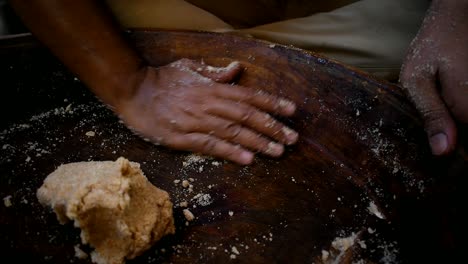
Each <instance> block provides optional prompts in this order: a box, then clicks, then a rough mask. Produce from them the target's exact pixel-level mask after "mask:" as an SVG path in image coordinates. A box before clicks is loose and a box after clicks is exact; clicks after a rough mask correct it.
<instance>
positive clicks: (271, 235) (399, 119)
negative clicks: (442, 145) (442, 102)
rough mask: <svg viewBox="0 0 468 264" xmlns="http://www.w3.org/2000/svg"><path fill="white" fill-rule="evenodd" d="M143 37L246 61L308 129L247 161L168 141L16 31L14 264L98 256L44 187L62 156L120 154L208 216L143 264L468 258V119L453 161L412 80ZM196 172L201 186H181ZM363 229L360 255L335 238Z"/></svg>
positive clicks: (9, 64) (254, 50)
mask: <svg viewBox="0 0 468 264" xmlns="http://www.w3.org/2000/svg"><path fill="white" fill-rule="evenodd" d="M129 39H130V40H131V41H132V42H133V43H134V44H135V47H136V48H137V49H138V50H139V51H140V52H141V54H143V56H144V57H145V59H146V60H147V61H148V62H150V63H151V64H154V65H163V64H166V63H169V62H172V61H174V60H177V59H179V58H183V57H188V58H192V59H203V60H204V61H205V62H206V63H210V64H213V65H227V64H228V63H229V62H231V61H233V60H238V61H240V62H241V63H242V65H243V66H244V67H245V71H244V73H243V74H242V75H241V77H240V79H239V80H238V82H239V83H240V84H241V85H246V86H252V87H258V88H261V89H264V90H266V91H269V92H272V93H275V94H280V95H283V96H286V97H288V98H290V99H292V100H293V101H295V102H296V103H297V104H298V106H299V108H298V111H297V114H296V115H295V116H293V117H292V118H290V119H282V121H284V122H285V123H287V124H288V125H290V126H291V127H293V128H294V129H296V130H297V131H299V132H300V135H301V137H300V140H299V142H298V144H296V145H295V146H292V147H289V148H288V149H287V151H286V154H285V155H284V156H283V157H281V158H279V159H269V158H266V157H262V156H259V157H258V158H256V161H255V163H254V164H253V165H251V166H246V167H242V166H238V165H235V164H232V163H229V162H225V161H222V160H215V159H211V158H209V157H200V156H194V155H190V154H189V153H185V152H177V151H172V150H168V149H166V148H164V147H158V146H154V145H152V144H151V143H148V142H145V141H143V140H142V139H140V138H138V137H137V136H135V135H133V134H132V133H130V132H129V130H128V129H127V128H125V127H124V126H123V125H122V124H121V123H119V122H118V119H117V118H116V117H115V116H114V115H113V113H111V112H110V111H109V110H108V109H106V108H105V107H103V106H102V105H101V104H100V103H99V102H98V101H97V100H96V99H95V97H94V96H93V95H92V94H91V93H90V92H89V91H88V90H87V88H86V87H85V86H84V85H83V84H82V83H81V82H80V81H79V80H78V79H76V78H74V76H73V75H72V74H71V73H70V72H69V71H68V70H67V69H66V68H65V67H64V66H63V65H62V64H61V63H60V62H59V61H58V60H56V59H55V58H54V57H53V56H52V55H51V54H50V53H49V52H48V51H47V50H46V49H45V48H44V47H42V46H41V45H40V44H38V43H37V42H36V41H35V40H34V38H33V37H31V36H23V37H15V38H9V39H2V40H0V84H1V93H2V95H1V97H0V98H1V99H0V100H1V102H0V108H1V111H0V116H1V127H0V153H1V154H0V198H3V201H4V203H3V204H1V203H0V252H1V255H0V256H1V257H2V260H1V262H2V263H10V262H12V260H13V259H16V261H20V260H22V261H25V263H69V262H73V263H89V262H90V261H89V259H88V260H78V259H76V258H75V257H74V254H75V252H74V246H75V245H79V244H80V239H79V230H78V229H76V228H74V227H73V226H72V225H71V224H70V225H64V226H62V225H60V224H59V223H58V221H57V220H56V218H55V215H54V214H53V213H52V212H51V211H49V210H48V209H46V208H44V207H42V206H41V205H39V204H38V202H37V199H36V196H35V192H36V190H37V188H38V187H40V185H41V184H42V181H43V180H44V178H45V177H46V176H47V175H48V174H49V173H50V172H52V171H53V170H54V169H55V168H56V167H57V166H59V165H60V164H63V163H68V162H75V161H87V160H115V159H117V158H118V157H119V156H124V157H126V158H128V159H130V160H132V161H135V162H139V163H140V164H141V165H142V169H143V171H144V173H145V174H146V176H147V177H148V178H149V179H150V181H151V182H152V183H154V184H155V185H157V186H158V187H160V188H162V189H165V190H167V191H168V192H169V193H170V195H171V197H172V200H173V202H174V203H175V204H177V203H179V202H181V201H184V200H187V201H189V206H190V210H191V211H192V212H193V213H194V215H195V216H196V219H195V220H194V221H193V222H191V223H189V224H188V225H186V223H185V218H184V217H183V215H182V208H180V207H177V206H176V207H175V208H174V217H175V220H176V226H177V232H176V235H174V236H169V237H166V238H164V239H163V240H162V241H160V242H159V243H158V244H156V245H155V246H154V247H153V248H151V249H150V250H148V251H147V253H145V254H144V255H142V256H140V257H138V258H136V259H135V260H132V261H128V262H129V263H153V262H156V263H221V262H228V261H232V262H241V263H332V261H334V260H338V262H340V263H353V262H354V263H356V262H357V263H384V262H387V263H400V262H402V263H416V262H417V263H424V262H426V263H428V262H438V263H441V262H442V261H443V262H445V263H450V262H452V263H453V262H454V261H461V260H462V253H463V252H462V250H463V247H464V245H465V242H464V240H465V236H466V234H467V233H466V222H467V221H466V217H465V216H462V213H464V211H466V206H465V205H464V203H463V202H462V197H463V196H462V194H463V193H464V189H465V188H466V186H467V184H466V182H467V180H466V178H467V176H468V157H467V154H466V149H467V144H468V143H467V136H466V135H467V134H466V129H463V128H461V129H462V131H461V136H460V144H459V147H458V149H457V150H456V152H455V153H454V154H453V155H451V156H448V157H445V158H434V157H432V155H431V154H430V150H429V147H428V144H427V141H426V137H425V134H424V130H423V128H422V125H421V121H420V119H419V118H418V115H417V113H416V111H415V110H414V108H413V107H412V105H411V104H410V103H409V102H408V101H407V100H406V98H405V96H404V95H403V94H402V91H401V90H400V88H399V87H397V86H395V85H392V84H389V83H386V82H383V81H379V80H375V79H373V78H371V77H369V76H367V75H365V74H363V73H361V72H359V71H357V70H353V69H351V68H348V67H345V66H343V65H341V64H339V63H336V62H333V61H329V60H327V59H326V58H322V57H319V56H316V55H314V54H311V53H307V52H304V51H301V50H298V49H294V48H291V47H286V46H282V45H274V44H272V43H267V42H261V41H255V40H250V39H245V38H241V37H237V36H230V35H218V34H211V33H196V32H151V31H136V32H133V33H131V34H129ZM88 131H93V132H95V136H93V137H90V136H87V135H86V132H88ZM189 178H192V180H193V182H191V184H192V185H193V192H191V193H189V192H188V191H187V190H186V189H184V188H182V187H181V186H180V184H178V185H176V184H174V180H184V179H187V180H188V179H189ZM199 194H200V195H202V196H199V197H204V198H206V199H201V198H196V197H197V195H199ZM207 195H209V196H207ZM194 197H195V198H194ZM10 202H11V205H10ZM371 205H375V207H376V208H377V209H378V211H375V210H369V207H371ZM379 213H381V214H382V215H380V214H379ZM382 217H383V218H384V219H382ZM353 234H354V235H355V239H354V242H355V243H354V245H352V246H351V247H350V248H349V249H348V250H345V251H343V252H341V251H340V250H337V249H334V247H333V246H332V244H333V243H332V242H333V241H338V240H336V239H337V238H346V237H352V236H353ZM233 247H235V249H237V251H238V252H235V251H236V250H233ZM81 248H82V249H83V250H85V251H87V250H89V248H86V246H81ZM323 251H326V252H328V253H329V254H330V256H329V258H328V260H326V261H324V260H323V259H322V257H323V256H324V254H325V253H323ZM237 253H239V254H237ZM234 256H235V258H234ZM4 260H8V261H6V262H4ZM358 261H362V262H358ZM23 263H24V262H23Z"/></svg>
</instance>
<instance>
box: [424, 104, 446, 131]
mask: <svg viewBox="0 0 468 264" xmlns="http://www.w3.org/2000/svg"><path fill="white" fill-rule="evenodd" d="M420 112H421V115H422V117H423V118H424V121H425V122H426V124H428V125H429V126H432V125H434V124H438V123H440V122H441V121H442V120H444V119H445V117H446V116H447V111H446V109H444V108H441V107H437V108H427V109H422V110H421V111H420Z"/></svg>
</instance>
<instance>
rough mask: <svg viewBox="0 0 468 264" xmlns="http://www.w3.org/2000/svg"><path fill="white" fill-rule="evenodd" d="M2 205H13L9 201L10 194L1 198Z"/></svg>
mask: <svg viewBox="0 0 468 264" xmlns="http://www.w3.org/2000/svg"><path fill="white" fill-rule="evenodd" d="M3 205H5V207H11V206H12V205H13V204H12V203H11V195H8V196H5V197H4V198H3Z"/></svg>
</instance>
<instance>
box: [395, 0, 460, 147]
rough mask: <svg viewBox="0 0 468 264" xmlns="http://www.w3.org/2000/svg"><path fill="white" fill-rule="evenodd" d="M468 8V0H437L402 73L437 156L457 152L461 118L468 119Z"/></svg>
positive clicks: (427, 16) (401, 76)
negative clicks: (455, 149) (467, 14)
mask: <svg viewBox="0 0 468 264" xmlns="http://www.w3.org/2000/svg"><path fill="white" fill-rule="evenodd" d="M467 12H468V1H456V0H449V1H444V0H438V1H437V0H435V1H433V3H432V6H431V8H430V9H429V11H428V13H427V15H426V18H425V19H424V22H423V25H422V27H421V29H420V31H419V33H418V35H417V36H416V38H415V39H414V40H413V42H412V44H411V46H410V50H409V53H408V55H407V58H406V61H405V63H404V65H403V67H402V71H401V74H400V82H401V84H402V86H403V87H404V88H406V90H407V92H408V94H409V97H410V98H411V99H412V101H413V102H414V104H415V105H416V108H417V109H418V111H419V112H420V113H421V115H422V117H423V119H424V122H425V127H426V132H427V135H428V137H429V142H430V145H431V149H432V152H433V154H434V155H443V154H448V153H450V152H451V151H453V150H454V148H455V145H456V137H457V127H456V121H458V122H462V123H468V17H467V16H466V13H467Z"/></svg>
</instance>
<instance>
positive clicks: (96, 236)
mask: <svg viewBox="0 0 468 264" xmlns="http://www.w3.org/2000/svg"><path fill="white" fill-rule="evenodd" d="M37 198H38V200H39V202H40V203H41V204H42V205H44V206H48V207H51V208H52V209H53V210H54V211H55V213H56V215H57V219H58V221H59V222H60V223H61V224H65V223H67V222H70V221H73V222H74V226H75V227H77V228H80V229H81V235H80V236H81V242H82V243H83V244H89V245H90V246H91V247H92V248H93V249H94V251H92V252H91V254H90V256H91V261H92V262H94V263H98V264H120V263H124V262H125V260H126V259H133V258H135V257H137V256H139V255H141V254H142V253H143V252H144V251H146V250H147V249H149V248H150V247H151V246H152V245H154V243H156V241H158V240H160V239H161V238H162V237H163V236H165V235H167V234H174V233H175V227H174V218H173V215H172V203H171V201H170V197H169V194H168V193H167V192H165V191H163V190H161V189H158V188H157V187H156V186H154V185H153V184H151V182H149V181H148V179H147V178H146V177H145V176H144V174H143V172H142V171H141V169H140V165H139V164H138V163H135V162H130V161H128V160H127V159H125V158H122V157H121V158H119V159H117V160H116V161H100V162H98V161H91V162H76V163H69V164H65V165H61V166H59V167H58V168H57V169H56V170H55V171H54V172H52V173H51V174H49V175H48V176H47V178H46V179H45V180H44V183H43V185H42V186H41V187H40V188H39V189H38V191H37ZM75 250H76V249H75ZM78 255H80V256H81V254H80V253H79V254H78Z"/></svg>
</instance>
